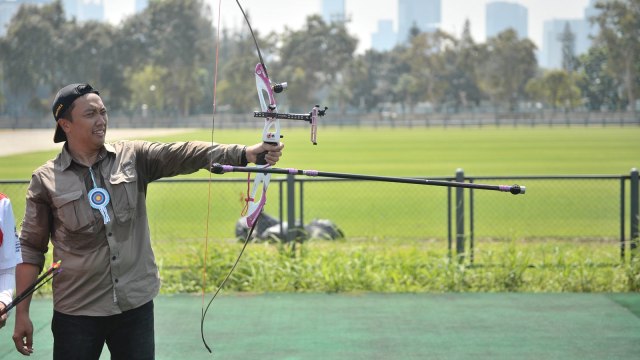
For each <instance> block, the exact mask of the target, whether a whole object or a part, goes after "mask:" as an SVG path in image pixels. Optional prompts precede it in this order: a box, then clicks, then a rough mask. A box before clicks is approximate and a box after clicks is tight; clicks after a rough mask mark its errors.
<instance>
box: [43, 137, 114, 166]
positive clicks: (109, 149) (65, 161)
mask: <svg viewBox="0 0 640 360" xmlns="http://www.w3.org/2000/svg"><path fill="white" fill-rule="evenodd" d="M109 153H112V154H115V153H116V149H115V148H114V147H113V145H111V144H106V143H105V144H104V146H103V147H102V149H101V150H100V153H99V154H98V159H97V160H96V162H99V161H101V160H102V159H104V158H105V157H106V156H107V154H109ZM72 161H73V157H72V156H71V153H70V152H69V149H68V148H67V143H66V142H65V143H64V146H63V147H62V152H60V154H59V155H58V158H57V159H56V161H55V162H56V165H57V166H58V167H59V169H60V170H62V171H64V170H67V168H69V166H71V162H72Z"/></svg>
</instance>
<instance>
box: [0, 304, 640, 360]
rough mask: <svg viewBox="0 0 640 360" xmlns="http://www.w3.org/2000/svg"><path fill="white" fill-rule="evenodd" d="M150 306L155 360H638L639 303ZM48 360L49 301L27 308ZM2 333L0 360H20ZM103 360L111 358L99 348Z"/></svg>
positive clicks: (39, 349)
mask: <svg viewBox="0 0 640 360" xmlns="http://www.w3.org/2000/svg"><path fill="white" fill-rule="evenodd" d="M201 303H202V299H201V297H199V296H190V295H178V296H160V297H158V298H157V299H156V300H155V309H156V312H155V314H156V315H155V316H156V358H157V359H185V360H186V359H212V358H216V359H563V360H566V359H576V360H577V359H637V358H638V354H640V294H572V293H559V294H493V293H492V294H466V293H465V294H357V295H350V294H338V295H327V294H266V295H226V296H220V297H219V298H218V299H216V300H215V301H214V303H213V305H212V306H211V308H210V310H209V314H208V316H207V319H206V322H205V336H206V338H207V341H208V343H209V345H211V346H212V348H213V351H214V353H213V355H212V354H209V353H208V352H207V350H206V349H205V348H204V346H203V345H202V341H201V338H200V313H201ZM31 311H32V321H33V323H34V327H35V329H36V334H35V336H34V348H35V353H34V354H33V355H32V356H31V357H30V358H29V359H51V349H52V336H51V331H50V320H51V319H50V318H51V300H49V299H37V300H34V301H33V304H32V305H31ZM12 331H13V318H11V319H10V320H9V323H8V324H7V326H6V327H5V328H3V329H1V330H0V359H7V360H10V359H26V358H25V357H23V356H22V355H20V354H19V353H17V352H16V351H15V349H14V346H13V342H12V340H11V334H12ZM102 359H109V352H108V349H107V348H106V346H105V349H104V351H103V356H102Z"/></svg>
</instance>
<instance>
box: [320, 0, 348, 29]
mask: <svg viewBox="0 0 640 360" xmlns="http://www.w3.org/2000/svg"><path fill="white" fill-rule="evenodd" d="M322 18H323V19H324V21H325V22H327V23H331V22H345V21H346V19H347V17H346V15H345V7H344V0H322Z"/></svg>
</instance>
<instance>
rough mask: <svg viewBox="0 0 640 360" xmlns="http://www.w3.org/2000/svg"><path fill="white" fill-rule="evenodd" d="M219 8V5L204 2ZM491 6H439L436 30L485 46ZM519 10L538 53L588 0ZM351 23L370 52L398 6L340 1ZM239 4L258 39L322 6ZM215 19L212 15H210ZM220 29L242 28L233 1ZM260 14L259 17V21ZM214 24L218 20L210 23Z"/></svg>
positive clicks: (546, 1)
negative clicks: (549, 31) (551, 24)
mask: <svg viewBox="0 0 640 360" xmlns="http://www.w3.org/2000/svg"><path fill="white" fill-rule="evenodd" d="M205 1H207V2H209V3H210V4H212V8H213V9H217V8H218V0H205ZM491 1H494V0H442V24H441V28H442V29H443V30H445V31H447V32H450V33H453V34H455V35H457V36H459V35H460V32H461V31H462V26H463V24H464V21H465V20H466V19H469V20H470V21H471V31H472V34H473V37H474V39H475V40H476V41H478V42H484V41H485V35H484V34H485V22H484V17H485V5H486V4H487V3H488V2H491ZM507 1H509V2H515V3H519V4H521V5H524V6H526V7H527V9H528V10H529V38H531V40H533V41H534V42H535V43H536V45H538V48H539V49H540V48H541V46H542V27H543V22H544V21H545V20H551V19H577V18H582V17H584V10H585V8H586V7H587V5H588V4H589V0H507ZM345 2H346V11H347V15H348V16H350V17H351V22H350V23H349V24H348V25H347V26H348V29H349V31H350V32H351V33H352V34H354V35H356V36H357V37H358V38H359V39H360V42H359V46H358V51H359V52H362V51H363V50H364V49H367V48H369V47H370V46H371V34H372V33H374V32H375V31H376V30H377V22H378V20H382V19H388V20H393V22H394V27H395V29H396V30H397V26H398V24H397V19H396V17H397V13H398V6H397V0H345ZM105 3H106V5H105V6H106V9H105V13H106V16H107V18H109V19H110V21H111V22H114V23H117V22H119V20H120V19H122V18H123V17H124V16H126V15H129V14H131V13H132V12H133V5H132V3H133V0H109V1H105ZM240 3H241V4H242V6H243V7H244V8H245V10H246V11H249V12H250V13H251V16H252V22H251V25H252V26H253V27H254V29H257V30H260V31H261V32H263V33H266V32H269V31H281V30H282V29H284V27H285V26H288V27H290V28H293V29H297V28H300V27H301V26H302V24H304V22H305V19H306V17H307V15H309V14H313V13H320V12H321V9H322V5H321V4H322V2H321V0H241V1H240ZM214 12H215V13H217V10H215V11H214ZM221 14H222V21H221V23H222V25H223V26H227V27H238V26H244V20H242V19H241V18H240V16H241V15H240V11H239V10H238V8H237V5H236V3H235V0H222V10H221ZM263 14H264V15H263ZM214 21H217V18H216V19H215V20H214Z"/></svg>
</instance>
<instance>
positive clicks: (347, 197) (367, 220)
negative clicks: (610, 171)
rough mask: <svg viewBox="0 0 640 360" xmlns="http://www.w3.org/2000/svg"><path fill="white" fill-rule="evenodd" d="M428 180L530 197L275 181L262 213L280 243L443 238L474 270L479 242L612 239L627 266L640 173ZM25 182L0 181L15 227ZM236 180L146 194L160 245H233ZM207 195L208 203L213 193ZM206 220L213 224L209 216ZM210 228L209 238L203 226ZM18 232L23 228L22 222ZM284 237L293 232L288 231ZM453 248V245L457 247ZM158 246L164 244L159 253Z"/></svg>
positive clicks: (189, 183) (239, 190)
mask: <svg viewBox="0 0 640 360" xmlns="http://www.w3.org/2000/svg"><path fill="white" fill-rule="evenodd" d="M431 179H432V180H445V181H464V182H473V183H492V184H495V183H507V184H511V183H519V184H520V185H526V186H527V193H526V194H524V195H517V196H513V195H510V194H508V193H499V192H493V191H481V190H473V189H461V188H455V189H452V188H446V189H443V188H441V187H430V186H416V185H404V184H389V183H379V182H375V183H374V182H366V181H359V180H343V179H319V178H306V177H302V176H295V175H289V176H287V177H275V176H274V177H273V178H272V180H271V185H270V189H269V191H268V195H267V196H268V202H267V206H266V207H265V212H266V213H267V214H269V215H270V216H272V217H274V218H276V219H283V220H284V221H283V222H281V224H294V226H291V227H287V226H282V227H280V229H281V230H280V231H282V232H283V233H282V234H280V235H281V236H282V237H283V238H287V236H289V237H290V236H291V234H293V233H297V232H296V231H294V229H295V228H296V227H300V226H302V225H304V224H305V223H308V222H309V221H310V220H311V219H326V220H330V221H332V222H333V223H334V224H336V225H337V226H338V227H339V228H340V229H341V230H342V231H343V232H344V233H345V235H346V237H347V238H349V239H355V238H377V239H385V238H394V239H403V238H407V239H408V238H413V239H416V238H417V239H446V240H447V243H448V248H449V251H450V254H451V253H452V252H453V251H454V250H455V254H456V255H457V256H468V257H469V259H470V260H471V261H472V262H473V255H474V249H475V247H476V242H477V241H478V240H484V239H498V240H499V239H527V240H538V239H560V240H562V239H568V240H569V239H570V240H575V239H579V240H585V241H591V240H595V241H606V242H609V243H611V245H612V246H611V248H612V252H613V251H616V249H618V251H619V253H620V256H621V258H623V259H624V257H625V252H626V250H627V249H632V250H633V249H635V247H636V245H637V243H636V241H637V239H638V219H639V215H638V213H639V211H638V202H639V196H638V171H637V170H636V169H632V171H631V172H630V174H629V175H574V176H560V175H555V176H486V177H467V176H465V175H464V172H463V171H462V170H458V172H457V173H456V174H455V176H452V177H441V178H431ZM27 187H28V182H27V181H6V180H5V181H0V192H3V193H5V194H7V195H8V196H9V197H10V198H11V199H12V203H13V207H14V213H15V215H16V221H17V222H18V223H19V222H20V221H21V218H22V216H23V214H24V206H25V201H24V198H25V194H26V190H27ZM246 187H247V185H246V180H242V179H239V178H234V179H228V178H214V179H212V180H208V179H163V180H160V181H157V182H154V183H152V184H151V185H150V186H149V190H148V196H147V207H148V211H149V219H150V229H151V232H152V236H153V238H154V242H156V246H158V245H157V244H161V243H162V241H165V240H169V241H172V240H185V239H203V238H204V237H205V236H206V237H210V238H212V239H233V238H235V237H237V232H236V225H237V221H238V219H239V218H240V214H239V209H240V208H241V207H242V204H243V199H244V198H245V197H246V194H244V192H245V191H246ZM208 193H210V194H211V195H210V196H207V194H208ZM207 213H210V214H211V216H210V219H209V220H207V218H206V216H207V215H206V214H207ZM206 221H209V222H210V224H211V226H210V228H211V230H210V231H209V234H206V233H205V225H204V224H205V222H206ZM17 225H18V226H19V224H17ZM286 229H288V231H287V230H286ZM454 244H455V246H454ZM159 246H162V245H159Z"/></svg>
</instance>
